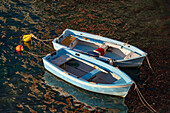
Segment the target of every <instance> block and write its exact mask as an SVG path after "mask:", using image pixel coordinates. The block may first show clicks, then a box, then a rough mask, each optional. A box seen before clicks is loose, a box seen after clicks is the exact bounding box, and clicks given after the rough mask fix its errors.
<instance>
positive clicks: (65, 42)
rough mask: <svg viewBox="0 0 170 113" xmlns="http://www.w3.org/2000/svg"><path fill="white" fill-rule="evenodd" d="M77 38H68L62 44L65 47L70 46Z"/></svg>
mask: <svg viewBox="0 0 170 113" xmlns="http://www.w3.org/2000/svg"><path fill="white" fill-rule="evenodd" d="M75 39H76V38H75V37H73V36H67V37H66V38H64V39H63V40H62V41H61V42H60V44H62V45H65V46H69V45H70V44H71V43H72V42H73V41H74V40H75Z"/></svg>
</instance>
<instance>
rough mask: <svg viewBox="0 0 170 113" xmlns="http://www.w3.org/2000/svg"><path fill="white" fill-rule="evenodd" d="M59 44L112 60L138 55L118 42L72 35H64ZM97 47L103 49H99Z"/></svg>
mask: <svg viewBox="0 0 170 113" xmlns="http://www.w3.org/2000/svg"><path fill="white" fill-rule="evenodd" d="M60 44H62V45H65V46H67V47H69V48H71V49H75V50H80V51H82V52H86V53H94V54H98V55H99V56H104V57H108V58H111V59H114V60H122V59H130V58H135V57H139V56H140V55H139V54H137V53H135V52H133V51H130V50H128V49H125V48H123V47H122V46H121V45H118V44H114V43H110V42H103V43H98V42H97V41H95V40H94V39H89V38H80V37H78V36H73V35H70V36H66V37H65V38H64V39H63V40H61V41H60ZM99 48H100V49H103V50H101V51H99V50H98V49H99ZM101 52H103V55H101Z"/></svg>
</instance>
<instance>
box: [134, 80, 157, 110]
mask: <svg viewBox="0 0 170 113" xmlns="http://www.w3.org/2000/svg"><path fill="white" fill-rule="evenodd" d="M134 84H135V90H136V92H137V94H138V96H139V99H140V100H141V102H142V104H143V105H144V106H145V107H147V108H148V109H149V110H150V111H151V112H155V113H156V112H157V111H156V110H155V109H154V108H153V107H152V106H151V105H149V103H148V102H147V101H146V100H145V98H144V97H143V95H142V93H141V92H140V90H139V88H138V87H137V84H136V83H135V82H134Z"/></svg>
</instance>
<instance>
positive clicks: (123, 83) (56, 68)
mask: <svg viewBox="0 0 170 113" xmlns="http://www.w3.org/2000/svg"><path fill="white" fill-rule="evenodd" d="M43 63H44V67H45V69H47V70H48V71H50V72H51V73H53V74H54V75H56V76H57V77H59V78H61V79H63V80H65V81H67V82H69V83H71V84H73V85H75V86H77V87H80V88H82V89H85V90H88V91H92V92H96V93H102V94H108V95H115V96H121V97H125V96H126V95H127V93H128V91H129V89H130V87H131V85H132V84H133V80H132V79H131V78H130V77H129V76H128V75H127V74H125V73H124V72H122V71H120V70H119V69H117V68H115V67H113V66H111V65H109V64H107V63H104V62H102V61H100V60H96V59H94V58H91V57H90V56H88V55H85V54H81V53H79V52H76V51H73V50H70V49H65V48H62V49H59V50H58V51H56V52H54V53H52V54H49V55H47V56H45V57H44V58H43Z"/></svg>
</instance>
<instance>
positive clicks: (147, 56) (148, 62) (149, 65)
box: [146, 56, 154, 73]
mask: <svg viewBox="0 0 170 113" xmlns="http://www.w3.org/2000/svg"><path fill="white" fill-rule="evenodd" d="M146 60H147V62H148V65H149V68H150V69H151V71H152V72H153V73H154V71H153V69H152V67H151V64H150V62H149V58H148V56H146Z"/></svg>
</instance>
